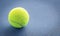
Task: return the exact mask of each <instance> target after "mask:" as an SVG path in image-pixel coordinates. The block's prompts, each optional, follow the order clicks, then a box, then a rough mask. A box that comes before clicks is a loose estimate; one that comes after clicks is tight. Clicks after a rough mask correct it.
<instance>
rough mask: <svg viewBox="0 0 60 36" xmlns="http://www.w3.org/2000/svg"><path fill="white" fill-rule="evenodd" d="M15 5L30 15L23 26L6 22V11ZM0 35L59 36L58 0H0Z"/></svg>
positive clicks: (59, 0) (59, 14) (59, 7)
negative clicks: (26, 23)
mask: <svg viewBox="0 0 60 36" xmlns="http://www.w3.org/2000/svg"><path fill="white" fill-rule="evenodd" d="M15 7H23V8H25V9H26V10H27V11H28V13H29V15H30V21H29V23H28V25H27V26H26V27H25V28H22V29H15V28H13V27H11V26H10V24H9V23H8V19H7V18H8V13H9V11H10V10H11V9H12V8H15ZM0 36H60V0H0Z"/></svg>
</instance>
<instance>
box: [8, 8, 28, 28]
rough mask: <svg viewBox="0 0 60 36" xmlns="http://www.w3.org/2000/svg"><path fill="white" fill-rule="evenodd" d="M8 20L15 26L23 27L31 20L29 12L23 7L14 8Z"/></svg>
mask: <svg viewBox="0 0 60 36" xmlns="http://www.w3.org/2000/svg"><path fill="white" fill-rule="evenodd" d="M8 21H9V23H10V25H11V26H12V27H14V28H22V27H25V26H27V24H28V22H29V14H28V12H27V10H26V9H24V8H22V7H16V8H13V9H12V10H11V11H10V12H9V14H8Z"/></svg>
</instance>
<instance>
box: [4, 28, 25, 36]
mask: <svg viewBox="0 0 60 36" xmlns="http://www.w3.org/2000/svg"><path fill="white" fill-rule="evenodd" d="M19 35H20V36H24V35H26V32H25V28H21V29H16V28H12V27H8V28H6V29H5V31H4V36H19Z"/></svg>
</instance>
